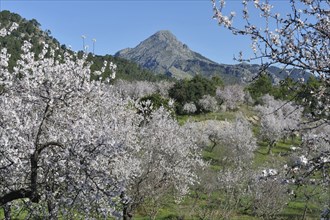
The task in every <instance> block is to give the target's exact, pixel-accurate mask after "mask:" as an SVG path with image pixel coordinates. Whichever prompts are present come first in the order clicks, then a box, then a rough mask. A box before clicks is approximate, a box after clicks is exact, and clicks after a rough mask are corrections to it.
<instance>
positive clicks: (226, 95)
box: [216, 85, 245, 110]
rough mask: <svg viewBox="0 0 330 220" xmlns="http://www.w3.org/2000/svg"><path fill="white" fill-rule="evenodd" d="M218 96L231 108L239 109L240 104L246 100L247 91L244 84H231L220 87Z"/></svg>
mask: <svg viewBox="0 0 330 220" xmlns="http://www.w3.org/2000/svg"><path fill="white" fill-rule="evenodd" d="M216 96H217V97H218V98H219V99H220V100H222V101H223V102H224V104H225V105H226V108H228V109H229V110H235V109H237V107H238V105H240V104H242V103H243V102H244V97H245V93H244V90H243V87H242V86H239V85H229V86H225V87H224V88H218V89H217V91H216Z"/></svg>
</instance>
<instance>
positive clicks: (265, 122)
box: [255, 94, 302, 153]
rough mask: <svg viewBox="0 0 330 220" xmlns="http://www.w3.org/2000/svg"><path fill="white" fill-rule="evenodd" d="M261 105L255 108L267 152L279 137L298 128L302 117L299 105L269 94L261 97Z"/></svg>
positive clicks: (289, 133)
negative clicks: (266, 144)
mask: <svg viewBox="0 0 330 220" xmlns="http://www.w3.org/2000/svg"><path fill="white" fill-rule="evenodd" d="M262 102H263V103H264V104H263V105H258V106H256V107H255V109H256V110H257V111H258V112H259V115H260V124H261V129H260V136H261V138H262V139H264V140H265V141H267V143H268V153H270V151H271V149H272V148H273V147H275V145H276V142H277V141H279V140H280V139H281V138H284V137H286V136H287V135H291V134H292V133H293V132H294V131H296V130H298V128H299V125H300V123H301V119H302V109H301V107H299V106H297V105H295V104H293V103H291V102H284V101H279V100H275V99H274V97H272V96H270V95H268V94H267V95H265V96H263V97H262Z"/></svg>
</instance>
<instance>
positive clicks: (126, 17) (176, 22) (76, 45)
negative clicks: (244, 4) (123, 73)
mask: <svg viewBox="0 0 330 220" xmlns="http://www.w3.org/2000/svg"><path fill="white" fill-rule="evenodd" d="M282 3H284V4H285V1H284V2H282ZM0 7H1V8H0V9H1V10H9V11H12V12H15V13H18V14H20V15H21V16H23V17H24V18H26V19H32V18H35V19H36V20H38V22H39V23H40V24H41V28H42V29H43V30H45V29H49V30H50V31H51V33H52V35H53V36H54V37H55V38H56V39H58V40H59V41H60V42H61V43H62V44H65V45H67V46H69V45H71V46H72V49H74V50H81V49H82V45H83V43H82V38H81V35H85V36H86V39H85V42H86V43H85V44H87V45H89V48H90V50H91V48H92V44H93V43H92V39H93V38H95V39H96V44H95V53H96V54H114V53H116V52H117V51H119V50H121V49H124V48H127V47H135V46H136V45H137V44H138V43H140V42H141V41H143V40H144V39H146V38H147V37H149V36H151V35H152V34H154V33H155V32H157V31H159V30H170V31H171V32H172V33H173V34H174V35H176V36H177V38H178V39H179V40H180V41H182V42H183V43H185V44H187V45H188V46H189V47H190V48H191V49H192V50H194V51H196V52H199V53H201V54H202V55H204V56H206V57H208V58H210V59H211V60H214V61H216V62H219V63H227V64H230V63H235V62H234V61H233V56H234V55H238V53H239V51H243V52H244V53H245V54H248V53H249V52H250V51H251V49H250V41H249V39H245V38H242V37H241V36H234V35H232V34H231V33H230V32H229V31H227V30H225V29H223V28H220V27H219V26H218V25H217V23H216V21H215V20H213V19H212V5H211V1H209V0H190V1H189V0H181V1H178V0H167V1H162V0H144V1H143V0H121V1H120V0H99V1H92V0H81V1H79V0H72V1H68V0H34V1H32V0H0ZM228 7H231V8H233V9H237V10H239V9H240V2H239V1H235V0H233V1H231V2H230V3H229V4H228Z"/></svg>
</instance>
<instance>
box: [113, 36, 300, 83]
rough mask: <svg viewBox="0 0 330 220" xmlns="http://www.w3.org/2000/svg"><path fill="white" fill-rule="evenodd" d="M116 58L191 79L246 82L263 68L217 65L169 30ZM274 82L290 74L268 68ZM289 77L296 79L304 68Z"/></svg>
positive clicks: (176, 76) (242, 65) (256, 66)
mask: <svg viewBox="0 0 330 220" xmlns="http://www.w3.org/2000/svg"><path fill="white" fill-rule="evenodd" d="M115 56H116V57H122V58H125V59H128V60H131V61H133V62H136V63H138V64H139V65H141V66H142V67H144V68H147V69H149V70H152V71H154V72H157V73H161V74H165V75H168V76H172V77H175V78H179V79H181V78H191V77H192V76H194V75H196V74H200V75H203V76H207V77H210V76H215V75H217V76H220V77H221V78H222V79H223V80H224V81H225V82H226V83H246V82H249V81H251V80H252V79H253V78H254V77H255V76H256V74H257V73H259V71H260V66H259V65H249V64H245V63H242V64H237V65H226V64H218V63H216V62H214V61H212V60H210V59H208V58H206V57H204V56H202V55H200V54H199V53H197V52H194V51H192V50H190V49H189V47H188V46H187V45H186V44H184V43H182V42H180V41H179V40H178V39H177V38H176V37H175V36H174V35H173V34H172V33H171V32H170V31H158V32H157V33H155V34H154V35H152V36H150V37H149V38H147V39H146V40H144V41H142V42H141V43H140V44H139V45H137V46H136V47H135V48H126V49H123V50H120V51H118V52H117V53H116V54H115ZM267 70H268V72H269V73H270V75H271V77H272V79H273V82H274V83H278V82H279V81H280V80H282V79H284V78H286V77H288V76H289V75H288V73H286V72H284V71H282V70H281V69H280V68H277V67H273V66H272V67H270V68H268V69H267ZM294 73H295V74H294V75H292V76H290V77H292V78H294V79H296V78H297V77H298V76H300V74H301V71H298V72H297V71H295V72H294Z"/></svg>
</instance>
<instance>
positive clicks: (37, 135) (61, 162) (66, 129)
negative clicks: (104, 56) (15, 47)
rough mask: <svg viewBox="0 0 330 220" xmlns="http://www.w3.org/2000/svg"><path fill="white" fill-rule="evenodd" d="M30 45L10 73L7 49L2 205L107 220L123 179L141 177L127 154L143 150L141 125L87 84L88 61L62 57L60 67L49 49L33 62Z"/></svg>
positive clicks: (1, 101) (123, 104)
mask: <svg viewBox="0 0 330 220" xmlns="http://www.w3.org/2000/svg"><path fill="white" fill-rule="evenodd" d="M31 46H32V45H31V44H30V43H29V42H25V43H24V46H23V48H22V50H23V55H22V59H21V60H19V61H18V62H17V66H16V67H15V68H14V71H13V72H12V73H9V72H8V70H7V69H6V66H7V65H6V62H7V61H8V57H9V55H7V54H6V50H5V49H3V50H2V58H1V76H0V77H1V78H0V79H1V81H0V87H1V96H0V109H1V111H0V118H1V124H0V146H1V147H0V156H1V157H0V179H1V181H0V192H1V194H0V205H1V206H2V205H5V204H9V203H10V202H13V201H15V200H17V199H28V200H23V201H25V202H26V203H25V204H26V205H27V206H28V207H30V208H31V210H32V211H31V212H30V215H31V216H35V215H42V216H44V217H45V218H50V219H56V218H57V214H58V213H61V214H62V215H65V216H66V215H68V216H70V215H71V214H73V212H71V211H70V210H72V209H73V210H75V212H77V211H78V210H80V211H81V212H80V213H81V215H84V213H85V214H88V215H92V216H93V215H101V216H102V215H104V216H108V215H110V214H112V212H113V211H114V209H113V208H114V205H113V204H112V203H113V202H114V199H116V197H117V196H118V195H119V193H120V192H121V191H122V187H124V183H125V179H126V178H127V176H130V175H132V174H133V173H134V172H136V171H137V167H138V166H136V165H134V164H135V163H136V161H135V160H134V159H133V158H131V157H130V154H128V153H127V152H129V151H131V150H132V149H134V150H138V149H136V144H135V143H136V140H135V136H136V135H135V128H136V127H137V126H135V125H137V124H138V123H139V119H138V117H136V115H135V113H134V112H133V111H130V110H129V109H128V108H127V101H124V100H121V99H120V98H118V97H116V95H114V94H113V93H112V92H111V89H110V87H109V86H108V85H106V84H103V83H100V82H99V81H90V80H89V78H90V74H91V73H90V70H89V65H86V62H85V58H83V59H81V60H80V59H76V60H75V61H73V57H71V56H70V55H69V54H65V55H64V57H63V58H62V59H63V62H59V61H56V60H55V58H54V51H53V50H52V49H48V48H47V45H45V46H44V50H43V51H42V52H41V54H39V59H38V60H35V59H34V54H33V53H31V52H30V49H31ZM46 53H50V54H51V57H50V58H45V57H44V56H45V54H46ZM105 65H106V67H107V68H112V69H113V67H114V66H113V64H107V63H105ZM113 71H114V69H113ZM94 74H98V73H94ZM118 161H120V164H121V163H131V164H132V165H131V166H125V167H122V166H120V164H119V162H118ZM31 202H32V203H38V204H39V205H35V204H32V203H31ZM42 213H47V214H45V215H44V214H42Z"/></svg>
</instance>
